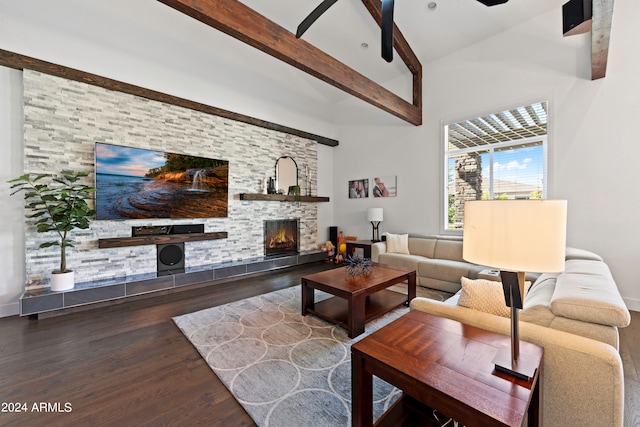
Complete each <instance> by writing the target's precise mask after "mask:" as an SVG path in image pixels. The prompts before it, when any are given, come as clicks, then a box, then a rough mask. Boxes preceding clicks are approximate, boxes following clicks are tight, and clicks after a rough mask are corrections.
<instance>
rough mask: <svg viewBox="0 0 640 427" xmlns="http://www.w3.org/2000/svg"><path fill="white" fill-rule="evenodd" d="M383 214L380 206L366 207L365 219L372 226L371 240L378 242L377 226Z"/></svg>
mask: <svg viewBox="0 0 640 427" xmlns="http://www.w3.org/2000/svg"><path fill="white" fill-rule="evenodd" d="M382 218H383V214H382V208H369V209H367V221H370V222H371V226H372V227H373V238H372V239H371V241H372V242H379V241H380V235H379V234H378V226H380V223H381V222H382Z"/></svg>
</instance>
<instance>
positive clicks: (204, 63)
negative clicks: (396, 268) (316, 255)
mask: <svg viewBox="0 0 640 427" xmlns="http://www.w3.org/2000/svg"><path fill="white" fill-rule="evenodd" d="M10 3H16V4H10ZM17 3H24V4H17ZM56 3H57V4H56V5H55V6H53V5H51V4H50V2H45V1H40V2H36V1H33V2H5V4H3V5H2V12H1V13H0V15H2V16H3V18H2V22H3V25H2V28H1V29H0V49H3V50H6V51H10V52H16V53H19V54H21V55H26V56H30V57H33V58H37V59H39V60H43V61H48V62H51V63H54V64H59V65H62V66H66V67H71V68H74V69H78V70H82V71H85V72H88V73H93V74H96V75H99V76H104V77H107V78H111V79H115V80H118V81H123V82H126V83H130V84H134V85H137V86H140V87H144V88H148V89H152V90H155V91H159V92H162V93H167V94H170V95H174V96H177V97H180V98H184V99H189V100H193V101H197V102H201V103H203V104H206V105H210V106H214V107H217V108H222V109H225V110H228V111H232V112H235V113H239V114H244V115H247V116H250V117H256V118H259V119H261V120H266V121H269V122H273V123H277V124H280V125H284V126H288V127H290V128H295V129H300V130H303V131H306V132H309V133H312V134H317V135H321V136H324V137H328V138H332V139H335V140H337V141H339V145H338V146H336V147H329V146H325V145H322V144H317V146H316V147H315V149H316V150H317V171H316V177H315V181H316V187H315V188H313V192H314V194H316V195H319V196H329V197H330V199H331V202H330V203H318V204H317V206H316V207H314V208H313V209H317V212H316V214H315V215H316V216H317V229H316V230H315V233H316V239H317V240H316V243H317V245H318V247H319V245H320V243H322V242H323V241H324V240H326V239H327V238H328V231H327V230H328V228H329V226H336V225H337V226H339V228H340V229H341V230H344V231H345V232H346V233H347V234H349V235H355V236H358V237H359V238H368V237H369V236H370V235H371V225H370V223H369V222H368V221H367V220H366V211H367V209H368V208H370V207H382V208H384V221H383V222H382V223H381V231H382V232H386V231H388V232H395V233H403V232H411V233H428V234H442V233H446V230H444V226H443V224H444V220H443V217H444V215H445V214H444V212H445V202H444V196H443V188H444V180H445V171H444V170H443V169H444V166H443V165H444V162H443V141H442V138H443V137H442V135H443V124H446V123H451V122H454V121H458V120H464V119H467V118H472V117H476V116H479V115H484V114H489V113H492V112H497V111H502V110H504V109H506V108H512V107H516V106H519V105H525V104H528V103H532V102H537V101H548V103H549V153H548V154H549V157H548V159H549V160H548V170H547V178H548V183H547V186H548V187H547V188H548V196H549V198H558V199H566V200H568V227H567V243H568V245H570V246H573V247H578V248H583V249H586V250H591V251H594V252H596V253H598V254H599V255H601V256H602V257H603V258H604V259H605V260H606V261H607V264H608V265H609V267H610V268H611V271H612V273H613V276H614V278H615V280H616V283H617V285H618V287H619V291H620V293H621V294H622V296H623V298H624V301H625V303H626V304H627V306H628V308H629V309H630V310H634V311H639V310H640V290H638V288H637V286H635V268H634V264H635V262H637V260H638V259H640V250H639V249H638V245H637V236H638V235H640V225H638V223H637V221H634V219H635V218H634V217H633V214H634V212H635V211H636V208H637V201H636V200H635V198H634V197H633V192H632V191H631V190H632V188H633V187H632V185H633V183H634V182H635V171H634V168H633V167H630V166H628V162H624V161H623V160H622V159H623V158H626V157H631V158H632V159H633V158H635V157H636V156H635V155H636V153H637V152H638V150H640V149H639V148H637V145H636V144H634V141H633V139H632V138H633V136H632V133H631V132H630V128H629V127H628V124H629V123H634V120H635V119H636V116H637V115H638V114H637V113H638V110H639V108H640V107H639V105H638V93H640V92H639V91H640V87H639V82H638V79H637V75H638V74H639V73H640V59H639V58H638V57H637V55H634V54H633V52H635V51H636V50H637V48H638V46H637V40H639V39H640V30H639V29H638V28H637V26H636V25H635V21H636V20H637V17H638V16H640V10H639V6H638V5H637V4H635V2H631V1H629V0H627V1H625V0H619V1H618V2H617V3H616V5H615V7H616V10H615V15H614V21H613V26H612V33H611V45H610V49H609V54H608V68H607V75H606V77H604V78H602V79H598V80H594V81H592V80H591V78H590V71H591V57H590V49H591V40H590V37H589V34H588V33H587V34H583V35H578V36H573V37H562V34H561V12H560V8H561V6H562V4H563V3H564V2H563V1H553V2H545V4H547V3H549V5H550V6H549V7H548V8H547V9H546V10H545V11H544V12H543V13H540V14H536V15H535V16H532V17H531V19H529V20H525V21H523V22H521V23H519V24H518V25H515V26H510V27H508V28H504V30H503V31H501V32H500V33H498V34H496V35H493V36H491V37H488V38H485V39H481V40H478V41H477V42H475V43H472V44H471V43H470V44H469V45H468V46H466V47H464V48H462V49H460V50H457V51H454V52H451V53H450V54H448V55H445V56H441V57H438V58H437V59H433V60H428V59H429V58H424V59H423V58H421V60H422V62H423V79H422V85H423V123H422V125H421V126H413V125H410V124H408V123H406V122H404V121H402V120H401V119H398V118H396V117H394V116H392V115H390V114H388V113H386V112H384V111H381V110H379V109H377V108H375V107H373V106H371V105H369V104H366V103H364V102H363V101H361V100H358V99H355V98H353V97H350V96H349V95H346V94H344V93H342V92H340V91H339V90H338V89H336V88H334V87H332V86H330V85H328V84H326V83H324V82H320V81H318V80H316V79H314V78H313V77H310V76H307V75H306V74H304V73H302V72H300V71H299V70H296V69H294V68H293V67H291V66H289V65H287V64H284V63H282V62H280V61H278V60H276V59H274V58H271V57H269V56H266V55H264V54H263V53H261V52H259V51H257V50H256V49H254V48H252V47H250V46H247V45H245V44H243V43H240V42H239V41H237V40H234V39H232V38H230V37H228V36H226V35H225V34H222V33H220V32H218V31H216V30H213V29H211V28H208V27H206V26H205V25H202V24H201V23H199V22H197V21H195V20H192V19H191V18H188V17H186V16H183V15H181V14H179V13H178V12H176V11H174V10H172V9H170V8H167V7H166V6H164V5H162V4H160V3H159V2H136V3H135V4H129V3H127V2H124V1H121V2H109V4H108V5H107V4H106V3H100V2H92V3H85V2H82V4H77V2H72V1H64V2H56ZM339 4H340V3H338V4H337V5H336V6H338V5H339ZM508 4H509V3H507V5H508ZM440 6H442V9H445V7H444V6H445V5H440ZM473 6H474V7H475V5H473ZM480 6H482V5H480ZM551 6H553V7H551ZM469 7H472V5H470V6H469ZM482 7H484V6H482ZM494 10H495V9H494ZM441 11H442V12H444V10H441ZM441 11H438V12H441ZM124 15H128V16H127V17H126V19H125V17H124ZM143 17H144V18H143ZM428 19H431V18H430V15H427V14H425V25H427V23H428V21H427V20H428ZM401 29H402V28H401ZM416 43H418V41H416ZM429 43H438V41H437V40H420V41H419V43H418V45H414V43H413V42H412V43H411V44H412V47H413V48H414V49H415V50H416V51H419V50H420V49H421V48H420V44H424V45H425V46H426V47H428V44H429ZM372 45H373V42H372ZM426 47H425V49H426ZM358 49H360V47H359V46H358ZM369 51H370V52H369V53H370V54H372V56H375V57H376V58H378V59H380V58H379V55H378V52H377V50H376V49H374V48H369ZM374 51H375V52H374ZM380 62H383V61H382V59H380ZM248 64H249V65H248ZM381 65H382V64H381ZM0 76H1V79H0V81H1V83H0V88H1V89H0V92H1V93H2V97H0V103H1V104H0V123H2V125H1V126H0V132H1V133H0V138H1V139H2V145H3V147H5V150H4V153H5V155H4V156H3V157H2V159H1V160H0V162H2V171H3V172H2V181H3V182H4V181H6V180H8V179H11V178H13V177H15V176H18V175H20V174H21V173H22V171H23V170H24V159H23V155H24V150H25V148H24V147H23V141H22V135H23V128H22V121H21V111H19V110H16V105H22V84H23V83H22V78H23V77H22V73H21V72H20V71H18V70H13V69H9V68H6V67H1V68H0ZM385 86H388V87H391V88H393V89H397V90H398V91H403V90H404V91H406V92H408V91H409V89H407V79H406V78H404V77H403V78H399V79H397V80H393V81H390V82H385ZM618 126H620V129H618ZM91 142H92V143H93V142H94V141H91ZM120 142H121V143H124V142H125V141H120ZM38 148H41V149H43V150H44V149H46V147H38ZM211 154H224V153H211ZM275 158H277V156H276V157H274V158H273V159H270V162H268V163H269V165H270V166H268V167H267V166H264V167H263V168H262V169H261V170H259V171H256V174H255V178H254V181H252V182H251V183H247V184H246V187H245V188H239V189H236V192H248V191H249V190H250V189H251V187H250V186H253V187H257V185H258V182H259V180H261V179H262V178H264V177H265V176H267V175H268V174H270V173H271V170H272V169H271V167H272V166H271V165H272V164H273V161H274V160H275ZM231 160H232V159H231ZM266 164H267V162H265V165H266ZM632 164H633V163H632ZM230 167H233V166H232V165H231V166H230ZM377 173H382V174H384V175H393V176H396V177H397V187H398V191H397V196H396V197H393V198H388V199H384V200H376V199H374V198H372V197H370V198H368V199H364V200H349V199H348V196H347V185H348V182H349V181H350V180H353V179H360V178H362V177H368V176H373V175H374V174H377ZM1 191H2V193H1V194H3V196H4V200H5V203H3V204H2V208H1V209H2V212H3V216H4V218H5V221H4V222H3V224H2V225H0V230H2V234H3V236H4V239H3V244H2V253H3V256H2V257H1V260H0V263H1V264H0V265H2V267H3V270H4V271H5V279H4V280H3V281H2V283H1V284H0V315H2V316H13V315H16V314H17V313H18V301H19V298H20V296H21V295H22V293H23V292H24V286H25V284H24V278H25V275H26V273H25V265H24V263H25V254H24V253H25V241H24V225H23V224H24V217H23V213H22V201H21V200H20V198H19V197H13V198H9V189H8V186H5V187H3V188H2V190H1ZM230 197H231V194H230ZM256 209H258V208H256ZM103 237H113V236H107V235H104V236H103Z"/></svg>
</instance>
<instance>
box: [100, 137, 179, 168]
mask: <svg viewBox="0 0 640 427" xmlns="http://www.w3.org/2000/svg"><path fill="white" fill-rule="evenodd" d="M165 162H166V159H165V158H164V153H163V152H161V151H153V150H141V149H139V148H130V147H121V146H118V145H110V144H101V143H96V173H105V174H116V175H127V176H144V174H145V173H147V172H148V171H149V169H152V168H156V167H160V166H162V165H164V164H165Z"/></svg>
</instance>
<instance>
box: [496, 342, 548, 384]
mask: <svg viewBox="0 0 640 427" xmlns="http://www.w3.org/2000/svg"><path fill="white" fill-rule="evenodd" d="M528 359H529V358H527V355H526V353H525V354H520V356H519V357H518V360H516V361H512V358H511V349H510V348H508V347H502V348H501V349H499V350H498V353H497V354H496V356H495V357H494V358H493V360H492V362H493V363H494V364H495V368H496V371H500V372H504V373H505V374H508V375H511V376H514V377H516V378H520V379H521V380H525V381H529V382H531V380H532V379H533V378H534V377H535V375H536V370H537V368H538V365H537V364H536V362H535V361H532V360H528Z"/></svg>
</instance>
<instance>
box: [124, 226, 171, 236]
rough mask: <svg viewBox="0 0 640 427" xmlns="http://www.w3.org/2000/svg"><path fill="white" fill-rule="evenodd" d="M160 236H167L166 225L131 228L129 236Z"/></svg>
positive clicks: (167, 229) (167, 228) (167, 227)
mask: <svg viewBox="0 0 640 427" xmlns="http://www.w3.org/2000/svg"><path fill="white" fill-rule="evenodd" d="M161 234H169V226H168V225H149V226H146V225H145V226H138V227H131V235H132V236H133V237H136V236H158V235H161Z"/></svg>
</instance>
